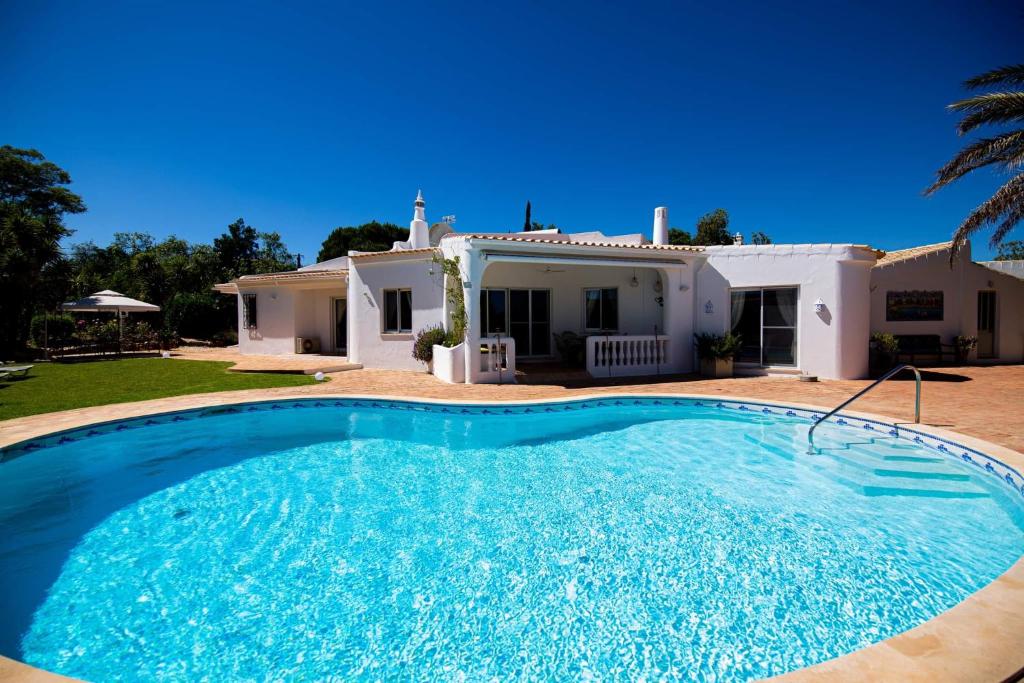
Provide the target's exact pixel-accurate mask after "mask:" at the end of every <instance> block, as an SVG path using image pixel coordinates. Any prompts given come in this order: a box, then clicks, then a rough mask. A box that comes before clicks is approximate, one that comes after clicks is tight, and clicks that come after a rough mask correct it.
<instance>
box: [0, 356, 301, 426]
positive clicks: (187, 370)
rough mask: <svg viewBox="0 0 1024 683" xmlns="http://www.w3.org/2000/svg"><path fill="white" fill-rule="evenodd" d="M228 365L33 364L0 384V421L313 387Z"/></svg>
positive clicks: (159, 361) (134, 361) (295, 378)
mask: <svg viewBox="0 0 1024 683" xmlns="http://www.w3.org/2000/svg"><path fill="white" fill-rule="evenodd" d="M231 365H232V364H231V363H224V362H214V361H193V360H166V359H163V358H129V359H122V360H96V361H87V362H77V363H36V365H35V367H34V368H32V369H31V370H29V373H28V377H26V378H25V379H20V378H8V379H7V380H5V381H3V382H0V420H9V419H11V418H13V417H23V416H25V415H36V414H39V413H50V412H53V411H56V410H70V409H72V408H85V407H88V406H101V405H107V404H109V403H124V402H126V401H144V400H146V399H150V398H164V397H166V396H182V395H185V394H201V393H206V392H209V391H231V390H234V389H267V388H270V387H295V386H306V385H309V384H312V383H313V378H312V377H310V376H308V375H285V374H259V373H243V372H228V371H227V368H229V367H230V366H231Z"/></svg>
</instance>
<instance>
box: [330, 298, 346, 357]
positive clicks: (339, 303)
mask: <svg viewBox="0 0 1024 683" xmlns="http://www.w3.org/2000/svg"><path fill="white" fill-rule="evenodd" d="M333 301H334V351H335V352H336V353H342V354H343V353H346V352H347V351H348V299H334V300H333Z"/></svg>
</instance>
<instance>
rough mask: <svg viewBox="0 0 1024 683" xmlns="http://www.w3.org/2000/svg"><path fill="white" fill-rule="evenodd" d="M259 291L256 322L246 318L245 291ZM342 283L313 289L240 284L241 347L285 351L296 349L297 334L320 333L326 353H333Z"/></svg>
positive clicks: (343, 293)
mask: <svg viewBox="0 0 1024 683" xmlns="http://www.w3.org/2000/svg"><path fill="white" fill-rule="evenodd" d="M250 293H252V294H256V324H257V327H256V329H254V330H247V329H245V327H244V326H243V325H242V322H243V316H244V313H243V305H242V295H243V294H250ZM344 296H346V290H345V289H344V288H343V287H342V286H341V285H340V283H332V284H331V285H322V286H319V287H316V288H311V289H300V288H298V287H296V286H268V285H259V286H249V287H246V286H245V285H244V284H242V283H239V287H238V348H239V351H240V352H241V353H243V354H267V355H281V354H290V353H294V352H295V338H296V337H317V338H319V339H320V343H321V349H322V351H323V352H324V353H331V352H333V351H334V349H333V348H332V346H331V343H332V342H331V339H332V337H331V335H332V332H333V327H332V326H333V309H332V303H331V298H332V297H344Z"/></svg>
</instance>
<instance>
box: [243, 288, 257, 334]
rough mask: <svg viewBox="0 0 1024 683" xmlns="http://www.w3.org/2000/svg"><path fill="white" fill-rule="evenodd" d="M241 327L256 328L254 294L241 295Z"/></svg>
mask: <svg viewBox="0 0 1024 683" xmlns="http://www.w3.org/2000/svg"><path fill="white" fill-rule="evenodd" d="M242 327H244V328H245V329H247V330H255V329H256V295H255V294H243V295H242Z"/></svg>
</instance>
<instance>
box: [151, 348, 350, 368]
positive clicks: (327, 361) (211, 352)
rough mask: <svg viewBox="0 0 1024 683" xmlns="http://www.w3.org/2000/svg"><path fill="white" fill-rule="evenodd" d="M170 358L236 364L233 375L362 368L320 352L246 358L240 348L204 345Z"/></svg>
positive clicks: (175, 352)
mask: <svg viewBox="0 0 1024 683" xmlns="http://www.w3.org/2000/svg"><path fill="white" fill-rule="evenodd" d="M171 358H174V359H178V360H213V361H227V362H229V363H234V365H233V366H231V367H230V368H229V369H230V370H231V371H232V372H283V373H288V374H303V375H315V374H316V373H318V372H323V373H328V372H344V371H346V370H358V369H359V368H361V367H363V366H362V365H358V364H356V363H349V362H348V358H346V357H345V356H334V355H328V354H320V353H303V354H298V353H293V354H289V355H285V356H262V355H261V356H243V355H242V354H241V353H239V352H238V347H237V346H228V347H224V348H212V347H205V346H182V347H180V348H177V349H174V350H173V351H172V352H171Z"/></svg>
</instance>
